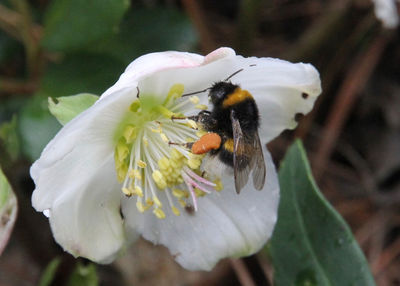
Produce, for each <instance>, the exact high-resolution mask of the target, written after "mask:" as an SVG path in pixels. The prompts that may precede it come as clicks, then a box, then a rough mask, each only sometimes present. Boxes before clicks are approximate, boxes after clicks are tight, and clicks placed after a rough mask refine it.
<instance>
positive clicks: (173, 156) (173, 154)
mask: <svg viewBox="0 0 400 286" xmlns="http://www.w3.org/2000/svg"><path fill="white" fill-rule="evenodd" d="M182 157H183V155H182V153H181V152H179V151H178V150H177V149H175V148H173V149H172V150H171V159H180V158H182Z"/></svg>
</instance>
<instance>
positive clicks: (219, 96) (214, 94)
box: [208, 81, 238, 105]
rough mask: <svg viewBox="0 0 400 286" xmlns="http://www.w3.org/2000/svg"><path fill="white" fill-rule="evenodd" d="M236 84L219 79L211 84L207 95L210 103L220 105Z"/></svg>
mask: <svg viewBox="0 0 400 286" xmlns="http://www.w3.org/2000/svg"><path fill="white" fill-rule="evenodd" d="M237 87H238V86H237V85H235V84H232V83H231V82H226V81H219V82H216V83H214V84H213V86H212V87H211V89H210V93H209V94H208V96H209V97H210V99H211V102H212V104H214V105H221V104H222V101H224V99H225V98H226V96H227V95H229V94H231V93H233V92H234V91H235V89H236V88H237Z"/></svg>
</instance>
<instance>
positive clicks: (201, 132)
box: [196, 130, 208, 137]
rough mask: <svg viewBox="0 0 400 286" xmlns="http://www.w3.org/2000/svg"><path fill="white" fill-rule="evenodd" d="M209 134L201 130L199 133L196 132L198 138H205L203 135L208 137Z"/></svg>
mask: <svg viewBox="0 0 400 286" xmlns="http://www.w3.org/2000/svg"><path fill="white" fill-rule="evenodd" d="M207 133H208V132H207V131H205V130H200V131H197V132H196V136H197V137H201V136H203V135H206V134H207Z"/></svg>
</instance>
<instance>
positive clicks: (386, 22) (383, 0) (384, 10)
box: [373, 0, 399, 29]
mask: <svg viewBox="0 0 400 286" xmlns="http://www.w3.org/2000/svg"><path fill="white" fill-rule="evenodd" d="M373 2H374V4H375V16H376V17H377V18H378V19H379V20H381V21H382V24H383V26H384V27H385V28H387V29H394V28H396V27H397V26H398V25H399V14H398V12H397V6H396V1H395V0H373ZM397 2H399V1H397Z"/></svg>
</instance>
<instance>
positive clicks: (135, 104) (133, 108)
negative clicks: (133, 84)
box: [129, 100, 140, 112]
mask: <svg viewBox="0 0 400 286" xmlns="http://www.w3.org/2000/svg"><path fill="white" fill-rule="evenodd" d="M139 107H140V101H139V100H135V101H134V102H132V104H131V106H130V107H129V109H130V110H131V111H132V112H136V111H138V109H139Z"/></svg>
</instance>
